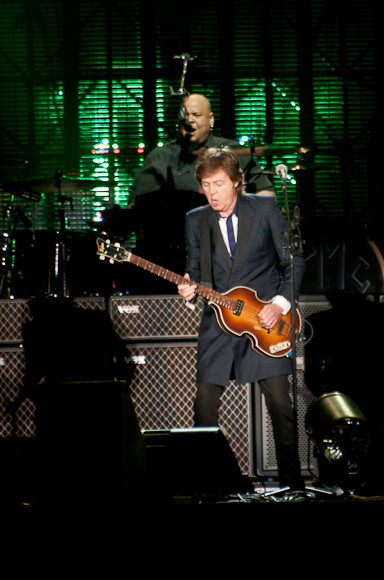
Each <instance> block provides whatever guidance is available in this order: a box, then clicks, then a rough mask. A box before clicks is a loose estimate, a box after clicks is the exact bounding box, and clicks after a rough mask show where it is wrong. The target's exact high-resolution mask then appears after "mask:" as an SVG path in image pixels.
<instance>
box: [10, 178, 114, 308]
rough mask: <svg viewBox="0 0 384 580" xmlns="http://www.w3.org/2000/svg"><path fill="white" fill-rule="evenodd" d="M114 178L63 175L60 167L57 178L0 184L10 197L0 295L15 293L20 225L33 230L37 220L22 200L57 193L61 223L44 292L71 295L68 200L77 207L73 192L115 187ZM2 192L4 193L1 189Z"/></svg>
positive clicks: (40, 199) (34, 200)
mask: <svg viewBox="0 0 384 580" xmlns="http://www.w3.org/2000/svg"><path fill="white" fill-rule="evenodd" d="M113 185H114V182H111V181H103V180H99V179H87V178H72V177H63V176H62V172H61V171H56V174H55V177H54V178H52V179H51V178H47V179H44V178H43V179H29V180H17V181H7V182H5V183H4V184H2V185H1V186H0V192H2V193H3V195H4V196H5V195H6V196H7V197H8V198H9V202H8V205H6V207H5V209H4V223H3V228H2V230H3V231H2V232H1V234H0V235H1V238H0V240H1V242H0V243H1V247H0V259H1V265H0V298H13V297H15V291H14V268H15V240H16V232H17V230H18V229H25V230H30V229H32V228H33V224H32V222H31V220H30V219H29V217H28V216H27V215H26V214H25V213H24V211H23V209H22V207H20V206H21V205H22V203H20V202H21V200H24V201H25V202H30V203H31V204H37V203H43V202H44V199H47V198H48V197H49V196H51V195H54V196H55V206H57V207H58V210H57V218H58V223H59V227H58V228H57V229H55V231H54V232H52V236H51V241H52V240H53V244H54V248H53V256H52V260H51V264H50V270H49V273H48V276H47V281H46V288H45V289H44V293H45V295H47V296H60V297H68V296H69V289H68V285H67V273H66V262H67V219H66V207H67V204H68V205H69V207H70V208H71V210H72V211H73V209H74V207H73V196H76V194H79V193H81V192H85V191H92V190H93V189H95V188H99V187H112V186H113ZM0 194H1V193H0Z"/></svg>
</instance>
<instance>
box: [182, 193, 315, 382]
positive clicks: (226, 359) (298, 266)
mask: <svg viewBox="0 0 384 580" xmlns="http://www.w3.org/2000/svg"><path fill="white" fill-rule="evenodd" d="M238 218H239V231H238V240H237V247H236V254H235V259H234V260H233V261H232V259H231V258H230V256H229V254H228V251H227V249H226V247H225V244H224V241H223V238H222V235H221V232H220V228H219V225H218V221H217V217H216V214H215V212H214V211H213V210H212V208H211V207H210V206H203V207H199V208H196V209H194V210H192V211H191V212H189V213H188V214H187V216H186V238H187V265H186V272H188V273H189V275H190V277H191V279H192V280H194V281H196V282H202V283H203V284H204V285H205V284H206V283H207V282H209V280H201V263H205V262H206V259H207V257H209V256H211V259H210V261H211V281H212V285H213V288H214V289H215V290H217V291H219V292H226V291H228V290H230V289H231V288H233V287H235V286H246V287H248V288H252V289H253V290H256V292H257V295H258V297H259V298H260V299H261V300H264V301H266V300H270V299H271V298H273V297H274V296H275V295H276V294H280V295H282V296H284V297H285V298H287V299H288V300H291V295H290V293H291V284H290V280H291V272H290V251H289V247H288V244H289V238H288V225H287V222H286V220H285V218H284V217H283V215H282V213H281V211H280V209H279V208H278V206H277V203H276V199H275V198H274V197H262V196H261V197H259V196H254V195H248V194H245V195H244V196H243V197H240V199H239V208H238ZM201 220H207V223H208V232H209V233H208V238H207V240H208V241H207V243H206V244H204V246H208V247H201V239H202V238H201V236H202V233H203V232H202V229H203V228H204V227H205V226H204V224H205V223H206V222H205V221H201ZM203 239H204V238H203ZM304 270H305V266H304V260H303V257H302V255H299V254H298V255H296V256H295V258H294V286H295V299H297V298H298V295H299V288H300V283H301V279H302V276H303V273H304ZM233 369H234V371H235V377H236V381H237V383H238V384H244V383H246V382H254V381H258V380H261V379H263V378H268V377H271V376H276V375H280V374H289V373H290V372H291V370H292V365H291V360H290V359H289V358H287V357H283V358H272V357H269V356H266V355H262V354H259V353H257V352H256V351H255V350H254V349H252V345H251V341H250V340H249V338H247V337H246V336H241V337H239V336H233V335H230V334H228V333H226V332H224V331H223V330H222V329H221V328H220V326H219V324H218V323H217V320H216V315H215V312H214V311H213V309H212V308H211V307H210V306H208V305H205V306H204V309H203V314H202V319H201V324H200V330H199V343H198V362H197V381H203V382H209V383H214V384H218V385H223V386H226V385H227V384H228V381H229V379H230V376H231V371H232V370H233Z"/></svg>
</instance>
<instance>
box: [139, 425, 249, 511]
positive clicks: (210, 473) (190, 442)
mask: <svg viewBox="0 0 384 580" xmlns="http://www.w3.org/2000/svg"><path fill="white" fill-rule="evenodd" d="M143 433H144V441H145V449H146V454H147V455H146V457H147V468H148V470H149V471H148V476H149V478H150V479H151V481H152V483H153V490H154V493H157V497H156V499H160V500H163V501H164V500H165V501H178V500H180V499H181V498H194V499H201V498H202V497H206V498H207V497H208V498H219V497H225V496H228V495H229V494H235V493H244V492H247V491H249V492H251V491H252V486H251V482H250V480H249V479H248V477H246V476H244V475H243V474H242V473H241V470H240V468H239V465H238V463H237V460H236V458H235V456H234V454H233V452H232V451H231V448H230V445H229V443H228V440H227V439H226V437H225V436H224V434H223V432H222V431H221V430H220V429H219V428H216V427H208V428H197V427H195V428H192V429H169V430H155V431H145V430H144V431H143Z"/></svg>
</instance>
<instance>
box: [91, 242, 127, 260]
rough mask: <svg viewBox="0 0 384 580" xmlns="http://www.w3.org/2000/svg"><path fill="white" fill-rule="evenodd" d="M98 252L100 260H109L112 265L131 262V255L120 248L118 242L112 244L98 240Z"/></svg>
mask: <svg viewBox="0 0 384 580" xmlns="http://www.w3.org/2000/svg"><path fill="white" fill-rule="evenodd" d="M96 245H97V252H96V254H97V255H98V256H99V258H100V260H105V258H109V261H110V263H111V264H113V263H114V262H127V261H129V253H128V252H127V251H126V250H125V249H124V248H122V247H121V246H120V244H119V243H118V242H116V243H115V244H111V242H110V241H109V240H103V239H102V238H98V239H97V240H96Z"/></svg>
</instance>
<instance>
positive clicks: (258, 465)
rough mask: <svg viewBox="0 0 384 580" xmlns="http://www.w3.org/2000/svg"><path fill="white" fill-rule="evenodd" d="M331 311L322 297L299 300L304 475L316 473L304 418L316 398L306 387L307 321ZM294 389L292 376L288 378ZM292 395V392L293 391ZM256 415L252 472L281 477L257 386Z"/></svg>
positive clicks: (299, 401) (298, 365)
mask: <svg viewBox="0 0 384 580" xmlns="http://www.w3.org/2000/svg"><path fill="white" fill-rule="evenodd" d="M329 309H331V304H330V303H329V302H328V300H327V299H326V298H325V297H323V296H302V297H301V298H300V301H299V311H300V314H301V317H302V332H301V336H300V340H299V342H298V345H297V349H296V357H297V361H296V369H297V373H296V376H297V385H296V386H297V390H296V392H297V401H296V403H297V407H296V408H297V427H298V445H299V456H300V464H301V469H302V474H303V475H304V476H308V475H310V474H312V473H315V474H317V462H316V460H315V459H314V457H313V445H312V443H311V442H310V441H309V439H308V436H307V433H306V431H305V415H306V413H307V410H308V407H309V405H310V404H311V402H312V401H313V400H314V399H315V396H314V395H313V393H312V392H311V391H310V390H309V389H308V387H307V385H306V384H305V344H306V343H307V341H309V340H311V338H312V332H313V328H312V327H311V325H310V323H309V322H308V321H307V318H308V317H310V316H311V315H312V314H315V313H317V312H322V311H325V310H329ZM289 379H290V383H291V387H292V376H291V377H289ZM291 396H293V389H292V388H291ZM252 407H253V413H254V419H253V421H252V423H253V424H254V428H255V433H254V439H253V445H254V454H253V455H252V457H253V458H254V460H253V461H254V463H253V464H252V472H253V473H254V474H256V475H259V476H267V477H271V478H276V477H277V475H278V471H277V461H276V453H275V444H274V439H273V430H272V422H271V420H270V417H269V413H268V410H267V407H266V405H265V401H264V397H263V396H262V394H261V392H260V389H259V387H258V385H257V384H256V386H255V398H254V402H253V405H252Z"/></svg>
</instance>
